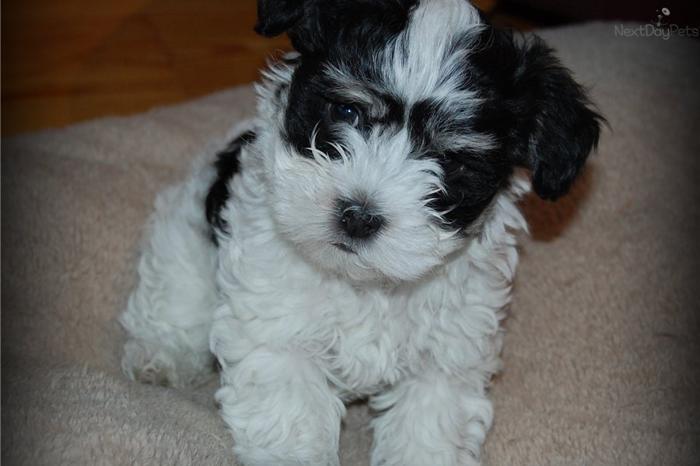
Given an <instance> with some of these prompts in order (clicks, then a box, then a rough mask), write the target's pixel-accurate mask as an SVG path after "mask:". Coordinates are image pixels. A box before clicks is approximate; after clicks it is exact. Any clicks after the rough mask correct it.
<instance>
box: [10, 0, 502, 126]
mask: <svg viewBox="0 0 700 466" xmlns="http://www.w3.org/2000/svg"><path fill="white" fill-rule="evenodd" d="M495 2H496V0H481V1H477V2H475V3H476V4H477V5H479V6H480V7H481V8H483V9H485V10H487V11H488V10H491V9H492V8H493V7H494V5H495ZM255 5H256V3H255V1H254V0H100V1H94V0H6V1H4V2H3V3H2V134H3V135H5V136H6V135H11V134H16V133H20V132H25V131H30V130H35V129H40V128H47V127H59V126H63V125H66V124H69V123H73V122H77V121H81V120H85V119H89V118H94V117H98V116H102V115H114V114H120V115H124V114H131V113H137V112H141V111H144V110H146V109H148V108H150V107H153V106H156V105H162V104H167V103H173V102H178V101H182V100H186V99H189V98H193V97H197V96H200V95H204V94H207V93H210V92H213V91H216V90H219V89H224V88H227V87H231V86H234V85H237V84H242V83H247V82H250V81H253V80H255V79H256V78H257V76H258V69H259V68H260V67H261V66H262V65H263V64H264V62H265V57H266V56H268V55H270V54H272V53H275V51H277V50H281V49H287V48H288V43H287V40H286V39H285V38H276V39H272V40H271V39H266V38H262V37H259V36H257V35H255V33H254V32H253V31H252V26H253V24H254V23H255V16H256V6H255Z"/></svg>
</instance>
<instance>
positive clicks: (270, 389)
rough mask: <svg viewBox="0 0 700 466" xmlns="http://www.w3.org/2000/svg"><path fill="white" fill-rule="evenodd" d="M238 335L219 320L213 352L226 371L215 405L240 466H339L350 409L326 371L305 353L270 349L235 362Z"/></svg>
mask: <svg viewBox="0 0 700 466" xmlns="http://www.w3.org/2000/svg"><path fill="white" fill-rule="evenodd" d="M236 333H237V332H228V331H227V330H226V325H225V322H224V323H223V324H222V322H220V321H219V320H218V319H217V321H216V322H215V323H214V328H213V330H212V351H213V352H214V353H215V354H216V355H217V357H218V358H219V361H220V363H221V366H222V370H221V388H220V389H219V391H218V392H217V393H216V399H217V401H218V403H219V405H220V409H221V415H222V417H223V419H224V421H225V422H226V424H227V425H228V426H229V428H230V429H231V431H232V433H233V440H234V452H235V454H236V457H237V458H238V460H239V461H240V462H241V463H242V464H243V465H245V466H270V465H275V466H286V465H295V466H299V465H309V466H331V465H332V466H336V465H338V464H339V463H338V440H339V435H340V421H341V418H342V417H343V416H344V414H345V407H344V405H343V403H342V401H341V400H340V398H338V396H336V395H335V393H334V392H333V391H332V389H331V388H330V387H329V384H328V382H327V380H326V377H325V376H324V374H323V373H322V372H321V370H320V369H319V368H318V367H317V366H316V365H315V364H314V363H313V362H312V361H310V360H309V359H307V358H306V357H305V356H304V355H303V354H302V353H300V352H294V351H284V350H279V349H272V348H268V347H265V346H262V347H258V348H256V349H254V350H252V351H251V352H249V353H248V354H247V355H246V356H244V357H243V358H242V359H240V360H238V361H235V362H232V361H230V360H229V359H228V356H230V355H231V354H232V353H233V352H238V350H239V349H240V344H241V340H240V339H236V340H235V341H234V340H231V339H230V336H231V335H232V334H233V335H235V334H236ZM229 342H230V347H229V348H227V345H228V344H229ZM233 346H236V348H233ZM234 359H237V357H236V358H234Z"/></svg>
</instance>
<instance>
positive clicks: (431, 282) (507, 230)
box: [212, 151, 527, 395]
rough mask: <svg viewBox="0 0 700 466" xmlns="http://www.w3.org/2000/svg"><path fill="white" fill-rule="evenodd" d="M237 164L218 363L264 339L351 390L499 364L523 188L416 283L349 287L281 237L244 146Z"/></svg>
mask: <svg viewBox="0 0 700 466" xmlns="http://www.w3.org/2000/svg"><path fill="white" fill-rule="evenodd" d="M242 165H243V170H242V173H241V174H239V175H237V176H236V177H235V178H234V179H233V180H232V182H231V185H230V188H231V192H232V196H231V200H230V201H229V202H228V205H227V206H226V209H225V212H224V217H225V219H226V221H227V222H228V224H229V227H230V235H228V236H222V237H221V238H220V248H219V268H218V274H217V283H218V287H219V289H220V292H221V297H222V306H221V308H220V309H219V311H218V313H217V316H218V318H217V321H216V323H215V325H218V326H219V327H220V328H219V329H218V330H217V331H216V332H215V337H216V338H219V339H225V340H226V341H225V342H224V341H221V343H223V344H221V345H219V346H218V348H221V349H222V350H221V352H223V353H224V354H218V356H219V358H220V359H222V360H223V361H224V362H225V363H226V364H231V365H233V364H236V363H237V362H238V361H240V360H241V359H243V358H244V357H245V356H246V355H247V354H248V353H249V352H250V351H252V350H254V349H255V348H258V347H261V346H265V347H268V348H279V349H284V350H289V349H291V350H294V349H298V350H299V351H303V352H304V353H305V354H309V355H311V356H312V358H313V359H314V360H315V361H316V362H317V364H318V365H319V367H321V369H322V370H323V371H324V373H325V374H326V376H327V378H328V379H329V381H331V382H332V383H333V384H334V385H336V386H337V387H338V388H339V389H340V391H341V392H343V393H348V394H356V395H366V394H370V393H373V392H376V391H377V390H378V389H380V388H381V387H382V386H386V385H391V384H394V383H396V382H397V381H398V380H400V379H401V378H402V377H403V376H404V375H406V374H411V373H412V374H415V373H420V372H421V371H422V370H424V369H425V368H426V367H428V366H429V367H436V366H437V367H439V368H440V369H442V370H444V371H446V372H447V373H448V374H453V375H455V376H457V377H460V378H465V377H467V375H468V374H471V373H478V374H481V375H482V376H483V377H489V376H490V375H491V374H492V373H493V372H495V371H496V370H497V369H498V353H499V351H500V341H501V333H500V330H499V321H500V320H501V318H502V317H503V310H504V308H505V307H506V306H507V304H508V302H509V298H510V287H511V280H512V276H513V273H514V269H515V265H516V262H517V251H516V246H515V238H514V232H515V231H516V230H521V229H523V228H524V221H523V219H522V217H521V216H520V213H519V212H518V209H517V207H516V206H515V204H514V202H515V199H516V197H517V196H519V195H520V194H521V193H522V191H524V190H525V189H527V186H526V184H525V183H523V182H520V181H517V182H514V183H513V186H514V187H515V188H514V192H512V193H505V194H502V195H500V196H499V197H498V198H497V199H496V201H495V202H494V205H493V208H492V212H491V214H490V216H489V220H488V221H487V224H486V225H485V226H484V233H483V234H482V235H481V236H480V237H479V238H474V239H472V240H471V242H470V243H469V245H468V246H467V247H465V248H464V249H462V250H459V251H457V252H456V253H454V254H453V256H452V257H450V258H449V259H448V261H447V262H446V263H445V264H444V265H442V266H440V267H438V268H436V269H434V270H433V271H431V272H430V273H429V274H428V275H427V276H425V277H423V278H422V279H420V280H418V281H415V282H411V283H403V284H400V285H395V284H390V283H371V284H352V283H350V282H348V281H347V280H344V279H343V278H341V277H337V276H335V275H334V274H332V273H328V272H324V271H321V270H319V269H317V268H316V267H315V266H314V265H311V264H309V263H308V262H307V261H306V260H305V259H304V258H303V257H302V256H301V255H300V254H299V253H298V252H297V251H296V250H295V248H294V246H293V245H292V244H290V243H289V242H287V241H286V240H284V239H283V238H282V237H281V236H280V235H279V234H278V232H277V229H276V225H275V223H274V219H273V215H272V214H271V210H270V206H269V202H268V199H267V193H266V191H265V187H264V186H265V184H264V183H262V182H261V179H262V177H263V176H264V168H263V166H262V164H261V163H260V160H259V159H258V158H256V154H255V153H254V152H252V151H244V152H243V154H242ZM224 322H225V330H224V329H223V328H222V327H221V326H222V324H223V323H224ZM212 347H217V345H216V343H214V344H213V346H212ZM221 352H220V353H221ZM478 378H479V379H480V378H481V377H478Z"/></svg>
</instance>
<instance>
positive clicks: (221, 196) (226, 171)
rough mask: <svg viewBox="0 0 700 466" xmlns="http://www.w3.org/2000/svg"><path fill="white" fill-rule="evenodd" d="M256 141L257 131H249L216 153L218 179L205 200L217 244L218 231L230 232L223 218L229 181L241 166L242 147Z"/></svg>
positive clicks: (211, 229) (209, 221)
mask: <svg viewBox="0 0 700 466" xmlns="http://www.w3.org/2000/svg"><path fill="white" fill-rule="evenodd" d="M253 141H255V133H254V132H253V131H247V132H245V133H243V134H241V135H240V136H238V137H237V138H236V139H234V140H233V141H231V142H230V143H229V144H228V145H227V146H226V148H225V149H224V150H222V151H221V152H219V153H218V154H217V155H216V161H215V162H214V168H216V180H214V183H213V184H212V185H211V188H209V193H208V194H207V199H206V202H205V208H206V216H207V222H208V223H209V228H210V234H211V239H212V241H213V242H214V244H217V240H216V233H217V231H218V232H224V233H228V224H227V223H226V220H224V219H223V218H221V210H222V209H223V208H224V205H226V201H228V199H229V197H230V195H231V193H230V192H229V189H228V183H229V180H230V179H231V178H233V176H234V175H235V174H236V173H238V170H239V168H240V160H239V157H240V154H241V148H242V147H243V146H246V145H248V144H250V143H252V142H253Z"/></svg>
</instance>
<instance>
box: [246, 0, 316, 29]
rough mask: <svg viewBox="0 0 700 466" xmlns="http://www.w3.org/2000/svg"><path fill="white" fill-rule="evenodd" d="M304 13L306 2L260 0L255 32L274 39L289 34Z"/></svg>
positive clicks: (302, 0) (297, 0)
mask: <svg viewBox="0 0 700 466" xmlns="http://www.w3.org/2000/svg"><path fill="white" fill-rule="evenodd" d="M303 13H304V0H258V22H257V24H256V25H255V32H257V33H258V34H260V35H263V36H266V37H274V36H278V35H280V34H282V33H283V32H287V31H288V30H289V29H291V28H292V27H293V26H294V25H295V24H296V23H298V22H299V20H300V19H301V17H302V15H303Z"/></svg>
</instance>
